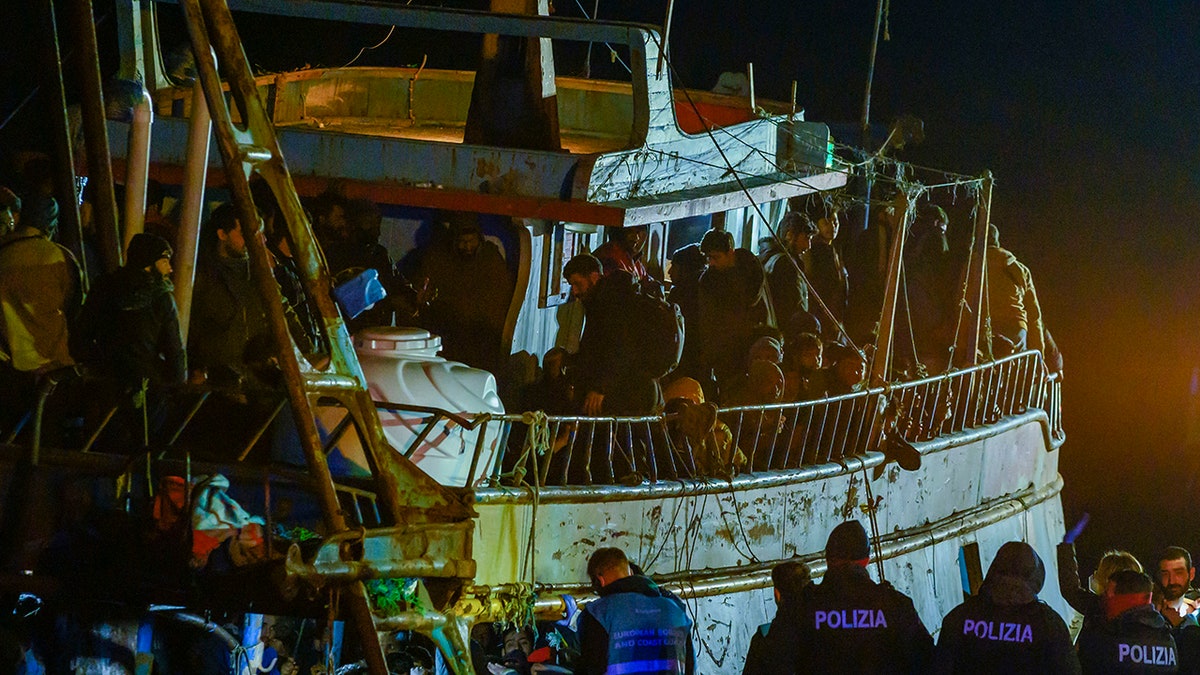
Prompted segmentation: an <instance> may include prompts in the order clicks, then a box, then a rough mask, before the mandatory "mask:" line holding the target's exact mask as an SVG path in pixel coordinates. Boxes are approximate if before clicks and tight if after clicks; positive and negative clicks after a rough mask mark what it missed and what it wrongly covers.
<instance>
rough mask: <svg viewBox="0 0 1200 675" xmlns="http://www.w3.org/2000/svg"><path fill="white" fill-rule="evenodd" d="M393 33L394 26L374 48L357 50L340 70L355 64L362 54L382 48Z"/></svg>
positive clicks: (394, 30)
mask: <svg viewBox="0 0 1200 675" xmlns="http://www.w3.org/2000/svg"><path fill="white" fill-rule="evenodd" d="M411 1H412V0H409V2H410V3H411ZM405 4H409V3H405ZM395 32H396V27H395V26H392V27H391V30H389V31H388V34H387V35H385V36H383V39H382V40H380V41H379V42H377V43H376V44H375V45H374V46H371V47H363V48H362V49H360V50H358V53H357V54H355V55H354V58H352V59H350V61H349V62H348V63H346V65H344V66H342V68H349V67H350V66H351V65H353V64H354V62H355V61H357V60H358V59H359V57H361V56H362V55H363V54H365V53H366V52H367V51H368V50H371V49H379V48H380V47H382V46H383V43H385V42H387V41H388V40H389V39H391V37H392V33H395Z"/></svg>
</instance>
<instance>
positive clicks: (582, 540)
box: [579, 537, 596, 546]
mask: <svg viewBox="0 0 1200 675" xmlns="http://www.w3.org/2000/svg"><path fill="white" fill-rule="evenodd" d="M579 543H581V544H587V545H588V546H595V545H596V542H594V541H592V540H591V539H588V538H587V537H584V538H583V539H580V540H579Z"/></svg>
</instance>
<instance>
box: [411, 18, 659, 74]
mask: <svg viewBox="0 0 1200 675" xmlns="http://www.w3.org/2000/svg"><path fill="white" fill-rule="evenodd" d="M410 2H411V0H410ZM575 6H576V7H578V8H579V11H580V12H581V13H582V14H583V18H585V19H587V20H588V21H594V19H593V18H592V17H590V16H588V12H587V10H586V9H584V8H583V5H582V4H580V2H579V0H575ZM604 46H605V47H608V57H609V58H610V59H612V60H614V61H616V62H617V63H619V64H621V67H622V68H624V69H625V71H626V72H628V73H629V74H630V75H632V74H633V69H632V68H630V67H629V65H628V64H626V63H625V61H624V60H622V59H621V55H620V54H618V53H617V50H615V49H613V46H612V45H610V44H609V43H607V42H605V43H604ZM659 48H660V51H661V45H660V47H659Z"/></svg>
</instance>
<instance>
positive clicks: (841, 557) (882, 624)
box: [771, 520, 933, 673]
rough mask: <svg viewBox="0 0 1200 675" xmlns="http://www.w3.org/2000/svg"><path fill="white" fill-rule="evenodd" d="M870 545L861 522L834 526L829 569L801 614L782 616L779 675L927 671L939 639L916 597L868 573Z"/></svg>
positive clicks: (810, 593) (777, 643) (808, 594)
mask: <svg viewBox="0 0 1200 675" xmlns="http://www.w3.org/2000/svg"><path fill="white" fill-rule="evenodd" d="M870 555H871V548H870V545H869V544H868V543H867V533H866V531H865V530H863V526H862V525H861V524H860V523H859V522H858V521H856V520H850V521H846V522H844V523H842V524H840V525H838V526H837V527H835V528H834V530H833V532H831V533H830V534H829V540H828V542H826V544H825V561H826V565H827V570H826V572H825V577H824V579H822V580H821V583H820V584H817V585H815V586H810V587H809V588H808V589H807V590H806V591H805V593H804V596H803V600H802V601H801V603H800V609H799V611H797V612H795V613H788V614H787V615H785V616H781V617H777V618H776V620H775V625H774V626H772V628H771V632H772V633H774V632H776V631H780V633H781V635H780V637H781V638H783V637H784V636H793V638H794V639H790V640H788V639H780V640H778V641H774V640H773V641H772V644H773V646H774V647H775V653H776V658H775V659H774V662H775V663H776V664H778V666H777V667H778V668H779V670H778V671H777V672H780V673H926V672H928V671H929V668H930V666H931V665H932V663H933V638H932V637H930V636H929V631H927V630H926V629H925V626H924V624H922V623H921V618H920V617H919V616H917V611H916V609H914V608H913V603H912V600H911V599H909V598H908V596H906V595H904V594H903V593H901V592H899V591H897V590H896V589H894V588H892V586H891V585H890V584H888V583H886V582H884V583H878V584H877V583H875V582H874V581H872V580H871V575H870V574H869V573H868V572H867V562H868V561H869V559H870Z"/></svg>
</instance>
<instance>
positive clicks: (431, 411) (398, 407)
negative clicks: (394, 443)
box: [372, 401, 521, 431]
mask: <svg viewBox="0 0 1200 675" xmlns="http://www.w3.org/2000/svg"><path fill="white" fill-rule="evenodd" d="M372 403H373V404H374V405H375V409H376V410H385V411H387V412H390V413H403V412H418V413H425V414H427V415H438V416H439V417H443V418H445V419H448V420H450V421H451V422H454V423H455V424H457V425H459V426H460V427H463V428H464V429H466V430H468V431H474V430H475V427H477V426H479V425H480V424H481V423H483V422H486V421H487V420H488V419H494V418H492V417H484V416H483V415H476V416H475V417H474V418H473V419H467V418H466V417H463V416H462V415H459V414H457V413H454V412H451V411H449V410H443V409H442V408H432V407H429V406H424V405H409V404H408V403H392V402H390V401H372ZM501 419H510V418H509V417H508V416H504V417H502V418H501ZM511 421H513V422H520V421H521V417H520V416H519V415H518V416H516V417H515V418H512V419H511Z"/></svg>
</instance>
